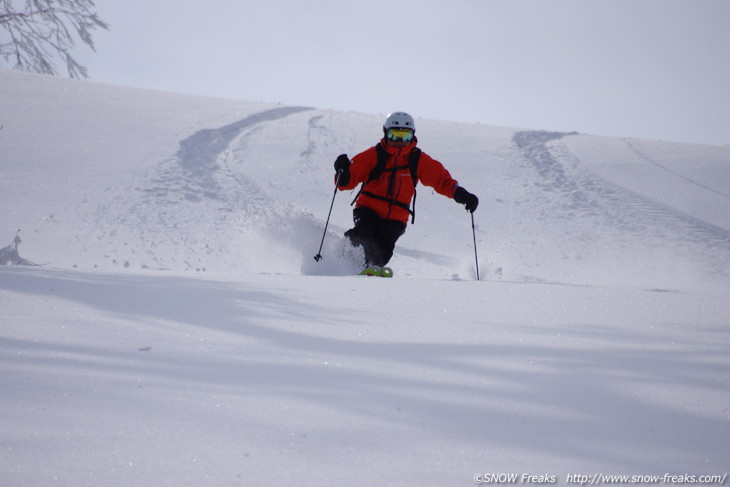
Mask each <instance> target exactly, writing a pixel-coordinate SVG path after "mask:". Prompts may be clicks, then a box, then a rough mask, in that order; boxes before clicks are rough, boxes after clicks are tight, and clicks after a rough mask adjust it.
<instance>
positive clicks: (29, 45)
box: [0, 0, 109, 78]
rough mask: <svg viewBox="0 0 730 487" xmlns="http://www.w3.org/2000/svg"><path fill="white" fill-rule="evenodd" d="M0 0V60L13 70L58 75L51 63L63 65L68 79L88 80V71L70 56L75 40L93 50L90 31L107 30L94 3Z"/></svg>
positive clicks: (90, 1)
mask: <svg viewBox="0 0 730 487" xmlns="http://www.w3.org/2000/svg"><path fill="white" fill-rule="evenodd" d="M16 3H20V2H17V1H15V2H14V1H13V0H0V32H2V31H3V30H5V31H6V33H7V35H8V36H9V40H6V41H4V40H3V39H2V37H0V60H5V61H6V62H10V63H14V65H13V68H14V69H21V70H25V71H32V72H36V73H42V74H51V75H57V74H58V72H57V71H56V68H55V66H54V60H56V59H58V58H60V59H61V60H62V61H63V62H64V63H65V64H66V70H67V71H68V75H69V76H70V77H71V78H81V77H83V78H88V72H87V69H86V68H85V67H84V66H82V65H81V64H79V63H78V62H77V61H76V60H75V59H74V58H73V56H72V55H71V51H72V50H73V48H74V47H75V46H76V42H75V37H78V38H79V39H81V41H82V42H83V43H84V44H86V45H87V46H89V47H90V48H91V49H92V50H94V51H96V48H95V46H94V41H93V38H92V35H91V33H92V31H93V30H94V29H97V28H102V29H109V25H108V24H107V23H106V22H104V21H103V20H101V19H100V18H99V16H98V15H97V14H96V12H95V11H94V2H93V0H24V5H23V7H22V8H20V7H16V5H15V4H16Z"/></svg>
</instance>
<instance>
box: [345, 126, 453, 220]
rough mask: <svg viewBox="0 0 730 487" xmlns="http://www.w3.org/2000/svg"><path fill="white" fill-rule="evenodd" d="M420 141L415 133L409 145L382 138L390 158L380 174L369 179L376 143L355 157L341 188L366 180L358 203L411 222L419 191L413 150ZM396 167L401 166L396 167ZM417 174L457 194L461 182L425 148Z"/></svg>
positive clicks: (446, 193) (437, 188)
mask: <svg viewBox="0 0 730 487" xmlns="http://www.w3.org/2000/svg"><path fill="white" fill-rule="evenodd" d="M417 143H418V140H417V139H416V138H415V137H414V138H413V140H412V141H411V143H410V144H409V145H407V146H405V147H402V148H399V147H392V146H390V145H388V144H387V143H386V141H385V139H383V140H381V142H380V145H381V146H382V147H383V148H384V149H385V151H386V152H387V153H388V159H387V162H386V164H385V170H384V171H383V172H382V174H381V175H380V177H378V178H377V179H375V180H373V181H369V182H367V181H368V178H369V177H370V173H371V171H372V170H373V169H374V168H375V166H376V164H377V162H378V151H377V148H376V146H373V147H371V148H369V149H367V150H365V151H363V152H361V153H360V154H358V155H356V156H355V157H353V158H352V164H351V165H350V181H348V183H347V184H346V185H341V186H338V188H339V189H340V190H348V189H354V188H355V187H356V186H357V185H358V184H360V183H363V182H365V183H366V184H365V186H364V187H363V191H362V192H361V193H360V194H359V196H358V197H357V202H356V206H358V207H360V206H366V207H368V208H371V209H372V210H373V211H375V213H376V214H377V215H378V216H379V217H380V218H383V219H386V220H397V221H401V222H403V223H405V224H407V223H408V218H409V217H410V214H411V213H410V212H409V210H408V208H409V207H410V203H411V199H412V198H413V195H414V193H415V185H414V184H413V178H412V176H411V172H410V169H409V167H408V163H409V155H410V153H411V150H412V149H414V148H415V147H416V144H417ZM394 167H395V168H398V169H396V170H395V171H393V168H394ZM417 176H418V181H419V182H420V183H421V184H424V185H425V186H429V187H431V188H433V189H434V190H435V191H436V192H437V193H439V194H442V195H444V196H447V197H449V198H453V195H454V191H455V190H456V188H457V187H458V185H459V183H458V182H457V181H456V180H455V179H453V178H452V177H451V174H449V171H447V170H446V168H445V167H444V166H443V165H442V164H441V163H440V162H439V161H437V160H436V159H433V158H432V157H431V156H429V155H428V154H426V153H425V152H421V155H420V158H419V160H418V170H417Z"/></svg>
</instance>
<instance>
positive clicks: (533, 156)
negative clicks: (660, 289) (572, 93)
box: [513, 131, 730, 275]
mask: <svg viewBox="0 0 730 487" xmlns="http://www.w3.org/2000/svg"><path fill="white" fill-rule="evenodd" d="M571 135H577V134H576V133H562V132H545V131H522V132H517V133H515V135H514V137H513V142H514V144H515V146H516V148H517V150H518V152H519V153H520V154H521V155H522V157H523V158H524V159H525V160H526V161H528V163H529V164H530V165H531V166H532V168H533V170H534V171H535V172H536V173H537V176H538V177H537V182H536V183H535V186H536V187H537V188H539V189H540V190H542V192H543V193H545V194H546V195H547V196H545V195H543V196H544V197H542V198H541V197H536V198H537V199H538V200H539V205H540V206H541V210H540V211H542V212H544V214H543V216H544V217H545V218H547V219H548V220H549V219H557V220H570V219H575V218H581V219H586V218H587V219H591V220H593V226H594V228H596V232H595V236H594V238H596V239H599V238H601V234H604V233H605V234H606V235H613V236H616V235H618V236H619V238H620V233H621V232H629V233H640V234H642V235H643V237H644V240H645V241H646V242H647V245H650V246H653V247H656V248H660V247H666V246H667V245H669V244H671V245H673V246H675V249H676V250H677V251H678V252H680V253H682V254H685V255H694V256H697V257H699V258H702V259H707V264H708V267H709V269H708V270H709V272H718V273H720V274H723V275H725V274H727V272H728V270H729V266H730V232H728V231H727V230H725V229H724V228H721V227H718V226H716V225H713V224H711V223H708V222H705V221H703V220H700V219H698V218H695V217H693V216H691V215H687V214H684V213H682V212H680V211H678V210H676V209H674V208H671V207H669V206H667V205H665V204H663V203H660V202H657V201H654V200H651V199H649V198H646V197H644V196H642V195H640V194H637V193H635V192H633V191H630V190H627V189H626V188H623V187H619V186H617V185H614V184H613V183H610V182H608V181H606V180H605V179H603V178H601V177H600V176H599V175H597V174H595V173H594V172H593V171H591V170H590V169H588V168H587V167H586V165H585V164H581V162H580V161H579V160H577V159H576V158H575V156H573V155H572V154H571V153H570V152H569V151H568V150H567V148H565V147H564V146H561V145H560V144H559V141H560V139H562V138H563V137H566V136H571ZM642 157H643V158H644V159H647V158H646V157H645V156H642ZM649 162H651V161H649ZM678 176H680V177H683V176H681V175H678ZM683 179H685V180H686V179H687V178H684V177H683ZM687 182H689V183H693V184H695V185H698V183H696V182H694V181H687ZM699 186H701V187H703V189H706V190H708V191H713V192H716V193H717V191H715V190H713V189H712V188H707V187H704V186H702V185H699ZM725 196H727V195H725ZM584 226H585V225H584ZM616 231H618V232H616ZM629 241H633V240H632V239H629Z"/></svg>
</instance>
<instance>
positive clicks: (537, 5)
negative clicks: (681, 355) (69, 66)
mask: <svg viewBox="0 0 730 487" xmlns="http://www.w3.org/2000/svg"><path fill="white" fill-rule="evenodd" d="M95 3H96V7H97V11H98V13H99V15H100V16H101V17H102V19H104V20H105V21H107V22H108V23H110V24H111V29H110V30H109V31H97V32H96V33H95V34H94V39H95V42H96V47H97V52H96V53H93V52H91V51H90V50H89V49H86V48H85V47H83V48H81V47H80V48H79V49H78V58H79V60H80V61H81V62H82V64H85V65H86V66H87V67H88V68H89V72H90V76H91V78H92V80H94V81H101V82H110V83H115V84H121V85H127V86H137V87H144V88H153V89H160V90H165V91H174V92H182V93H192V94H200V95H210V96H216V97H224V98H234V99H242V100H251V101H265V102H280V103H284V104H292V105H305V106H312V107H316V108H325V109H328V108H331V109H337V110H345V111H349V110H352V111H358V112H367V113H382V114H386V113H388V112H391V111H394V110H406V111H409V112H410V113H411V114H412V115H414V116H416V117H423V118H431V119H439V120H451V121H461V122H480V123H484V124H490V125H500V126H509V127H519V128H530V129H545V130H560V131H578V132H582V133H591V134H596V135H611V136H620V137H641V138H649V139H660V140H671V141H682V142H698V143H710V144H722V145H725V144H730V1H728V0H448V1H443V0H442V1H436V0H404V1H393V0H362V1H360V0H207V1H206V2H196V3H195V4H193V3H192V2H181V1H180V0H124V1H119V0H96V1H95Z"/></svg>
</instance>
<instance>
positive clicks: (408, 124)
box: [383, 112, 416, 133]
mask: <svg viewBox="0 0 730 487" xmlns="http://www.w3.org/2000/svg"><path fill="white" fill-rule="evenodd" d="M391 128H407V129H412V130H413V133H416V123H415V122H414V121H413V117H411V116H410V115H408V114H407V113H406V112H393V113H391V114H390V115H388V118H386V119H385V123H384V124H383V130H388V129H391Z"/></svg>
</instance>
